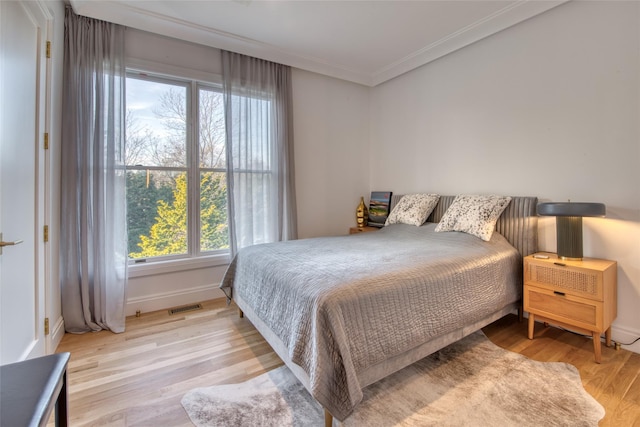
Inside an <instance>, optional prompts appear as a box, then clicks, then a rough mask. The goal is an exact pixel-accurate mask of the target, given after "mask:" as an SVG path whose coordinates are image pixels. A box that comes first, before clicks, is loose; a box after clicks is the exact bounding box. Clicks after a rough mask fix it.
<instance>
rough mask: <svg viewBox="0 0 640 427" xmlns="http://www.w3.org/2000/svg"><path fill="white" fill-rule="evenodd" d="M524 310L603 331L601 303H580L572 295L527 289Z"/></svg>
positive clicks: (539, 289)
mask: <svg viewBox="0 0 640 427" xmlns="http://www.w3.org/2000/svg"><path fill="white" fill-rule="evenodd" d="M524 309H525V311H528V312H530V313H535V314H537V315H540V316H543V317H546V318H549V319H551V320H557V321H559V322H564V323H569V324H573V325H576V326H579V327H582V328H585V329H589V330H598V331H602V324H599V323H600V322H599V321H598V320H599V319H600V318H601V317H602V303H600V302H593V301H580V298H576V297H572V296H571V295H566V294H565V295H562V294H558V293H554V291H551V290H548V289H541V288H533V287H527V288H526V289H525V295H524Z"/></svg>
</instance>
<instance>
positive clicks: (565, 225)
mask: <svg viewBox="0 0 640 427" xmlns="http://www.w3.org/2000/svg"><path fill="white" fill-rule="evenodd" d="M556 240H557V243H558V257H559V258H561V259H564V260H567V261H582V217H581V216H558V217H556Z"/></svg>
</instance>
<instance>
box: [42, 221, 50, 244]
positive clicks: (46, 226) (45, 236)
mask: <svg viewBox="0 0 640 427" xmlns="http://www.w3.org/2000/svg"><path fill="white" fill-rule="evenodd" d="M43 234H44V236H43V238H44V242H45V243H46V242H48V241H49V226H48V225H45V226H44V233H43Z"/></svg>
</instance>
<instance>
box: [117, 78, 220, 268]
mask: <svg viewBox="0 0 640 427" xmlns="http://www.w3.org/2000/svg"><path fill="white" fill-rule="evenodd" d="M126 92H127V93H126V105H127V116H126V166H127V225H128V230H129V258H130V259H132V262H134V263H141V262H151V261H165V260H171V259H180V258H194V257H201V256H206V255H213V254H216V253H226V252H227V251H228V247H229V238H228V226H227V194H226V193H227V191H226V152H225V123H224V107H223V96H222V93H221V88H220V87H219V86H216V85H215V84H211V83H205V82H198V81H191V80H179V79H172V78H167V77H159V76H152V75H148V74H142V73H134V72H129V73H128V74H127V86H126Z"/></svg>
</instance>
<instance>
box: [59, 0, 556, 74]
mask: <svg viewBox="0 0 640 427" xmlns="http://www.w3.org/2000/svg"><path fill="white" fill-rule="evenodd" d="M567 1H568V0H552V1H535V0H521V1H518V2H516V3H512V4H509V5H508V6H506V7H505V8H503V9H501V10H499V11H497V12H496V13H494V14H492V15H489V16H488V17H486V18H484V19H482V20H480V21H478V22H475V23H473V24H471V25H468V26H466V27H464V28H462V29H460V30H458V31H456V32H454V33H452V34H449V35H447V36H446V37H443V38H442V39H440V40H438V41H436V42H434V43H431V44H430V45H428V46H425V47H423V48H422V49H420V50H418V51H416V52H413V53H411V54H410V55H407V56H405V57H404V58H402V59H400V60H398V61H396V62H394V63H391V64H389V65H387V66H386V67H384V68H382V69H379V70H372V71H371V72H361V71H357V70H353V69H350V68H348V67H345V66H343V65H342V64H332V63H329V62H327V61H325V60H322V59H320V58H315V57H312V56H306V55H301V54H297V53H294V52H289V51H286V50H284V49H282V48H279V47H278V46H274V45H271V44H268V43H264V42H261V41H259V40H254V39H250V38H246V37H242V36H239V35H236V34H232V33H228V32H224V31H220V30H217V29H215V28H212V27H208V26H204V25H199V24H194V23H191V22H187V21H184V20H181V19H177V18H175V17H171V16H167V15H163V14H158V13H155V12H150V11H148V10H144V9H141V8H138V7H136V6H132V5H131V4H128V3H122V2H119V1H110V2H103V1H91V0H70V3H71V5H72V7H73V9H74V11H75V13H76V14H79V15H84V16H88V17H91V18H96V19H101V20H104V21H109V22H114V23H116V24H120V25H125V26H127V27H131V28H136V29H140V30H144V31H149V32H152V33H157V34H161V35H165V36H168V37H173V38H177V39H181V40H186V41H190V42H193V43H199V44H203V45H206V46H212V47H215V48H218V49H224V50H230V51H234V52H238V53H242V54H245V55H250V56H254V57H256V58H261V59H266V60H269V61H273V62H278V63H281V64H286V65H289V66H292V67H296V68H300V69H303V70H306V71H311V72H314V73H319V74H323V75H327V76H330V77H335V78H338V79H342V80H347V81H351V82H354V83H359V84H361V85H365V86H377V85H379V84H381V83H384V82H386V81H388V80H391V79H393V78H395V77H397V76H399V75H401V74H404V73H406V72H408V71H411V70H413V69H415V68H418V67H420V66H422V65H425V64H427V63H429V62H431V61H434V60H436V59H438V58H440V57H442V56H444V55H447V54H449V53H451V52H454V51H456V50H458V49H461V48H463V47H465V46H468V45H470V44H472V43H474V42H476V41H478V40H481V39H483V38H486V37H488V36H490V35H492V34H495V33H497V32H499V31H502V30H504V29H506V28H508V27H511V26H513V25H516V24H518V23H520V22H522V21H524V20H527V19H529V18H532V17H534V16H536V15H538V14H540V13H543V12H546V11H547V10H550V9H552V8H554V7H557V6H559V5H561V4H563V3H566V2H567ZM140 4H141V5H144V2H142V3H140Z"/></svg>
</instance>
